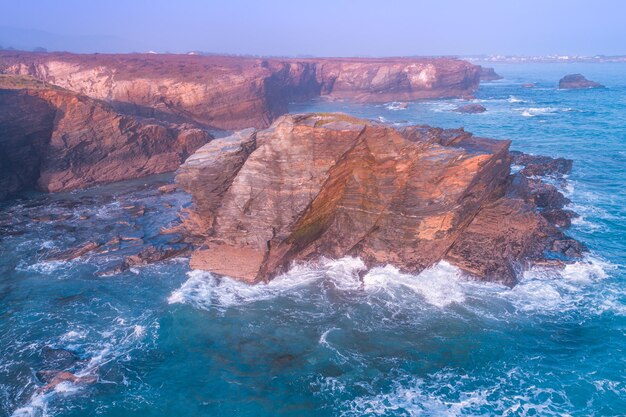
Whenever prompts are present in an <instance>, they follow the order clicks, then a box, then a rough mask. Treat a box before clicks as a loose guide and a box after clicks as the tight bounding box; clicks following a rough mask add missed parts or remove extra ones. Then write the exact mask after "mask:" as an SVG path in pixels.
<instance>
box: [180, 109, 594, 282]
mask: <svg viewBox="0 0 626 417" xmlns="http://www.w3.org/2000/svg"><path fill="white" fill-rule="evenodd" d="M508 148H509V142H508V141H498V140H493V139H485V138H478V137H474V136H473V135H471V134H470V133H468V132H465V131H464V130H463V129H448V130H444V129H437V128H431V127H429V126H411V127H405V128H402V129H395V128H393V127H391V126H387V125H383V124H380V123H376V122H371V121H366V120H360V119H356V118H353V117H350V116H347V115H343V114H309V115H289V116H283V117H281V118H279V119H278V120H277V121H276V122H275V123H273V124H272V126H271V127H270V128H268V129H266V130H261V131H256V132H255V131H253V130H248V131H244V132H239V133H237V134H235V135H233V136H231V137H228V138H222V139H217V140H215V141H213V142H211V143H210V144H208V145H205V146H204V147H202V148H201V149H200V150H199V151H198V152H197V153H196V154H195V155H193V156H192V157H190V158H189V159H188V160H187V161H186V162H185V164H183V165H182V166H181V168H180V170H179V173H178V176H177V181H178V182H179V184H180V185H182V186H183V187H184V189H185V190H187V191H188V192H189V193H191V194H192V196H193V198H194V208H193V209H192V211H191V213H189V216H188V217H187V220H186V221H185V223H184V226H185V228H186V229H187V234H188V235H193V236H194V237H195V238H196V239H197V238H198V237H200V245H199V248H198V250H196V251H195V252H194V254H193V256H192V259H191V266H192V267H193V268H197V269H205V270H209V271H213V272H216V273H219V274H224V275H228V276H231V277H235V278H239V279H242V280H245V281H248V282H258V281H261V280H268V279H271V278H272V277H273V276H275V275H276V274H278V273H280V272H282V271H284V269H285V268H287V267H288V266H289V265H290V264H291V263H292V262H293V261H307V260H315V259H318V258H319V257H331V258H338V257H342V256H346V255H353V256H359V257H361V258H362V259H363V260H364V261H365V262H366V264H367V265H369V266H373V265H385V264H392V265H395V266H397V267H399V268H401V269H402V270H404V271H408V272H419V271H421V270H423V269H425V268H427V267H429V266H431V265H433V264H434V263H436V262H438V261H440V260H448V261H450V262H451V263H453V264H455V265H457V266H459V267H460V268H462V269H463V270H465V271H467V272H469V273H471V274H472V275H474V276H476V277H479V278H482V279H485V280H492V281H499V282H503V283H505V284H507V285H513V284H514V283H515V282H516V279H517V274H518V270H519V268H521V267H523V266H524V264H525V263H527V262H529V261H532V260H541V259H544V257H545V256H546V255H545V251H546V250H550V251H553V252H555V253H557V252H558V256H562V257H577V256H580V252H581V251H582V250H583V248H582V246H580V245H579V246H576V243H577V242H575V241H573V240H571V239H568V238H567V237H565V235H563V233H562V232H561V231H560V229H558V228H557V227H556V226H555V225H554V224H553V223H551V222H550V220H549V217H550V216H543V215H542V211H544V210H552V211H559V210H562V208H563V204H564V201H562V200H559V199H558V198H556V197H557V196H558V195H560V193H558V191H556V189H552V188H550V187H549V186H548V184H545V183H543V182H541V181H539V180H535V179H533V178H529V177H527V176H526V175H524V174H522V173H518V174H516V175H511V174H510V166H511V163H512V158H513V157H512V155H511V154H510V153H509V150H508ZM222 156H223V157H222ZM517 159H520V158H519V157H518V158H517ZM539 161H540V160H535V159H532V158H530V159H529V158H527V163H529V165H532V164H533V163H534V164H535V165H537V164H540V163H541V162H539ZM518 162H519V161H518ZM557 165H558V164H557ZM559 166H560V165H559ZM531 170H532V169H531ZM561 197H562V196H561ZM553 217H554V216H553ZM561 249H563V250H561ZM568 250H569V252H568V253H565V252H566V251H568Z"/></svg>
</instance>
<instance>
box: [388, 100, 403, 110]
mask: <svg viewBox="0 0 626 417" xmlns="http://www.w3.org/2000/svg"><path fill="white" fill-rule="evenodd" d="M385 108H386V109H387V110H392V111H398V110H406V109H407V108H408V103H404V102H398V101H394V102H391V103H387V104H385Z"/></svg>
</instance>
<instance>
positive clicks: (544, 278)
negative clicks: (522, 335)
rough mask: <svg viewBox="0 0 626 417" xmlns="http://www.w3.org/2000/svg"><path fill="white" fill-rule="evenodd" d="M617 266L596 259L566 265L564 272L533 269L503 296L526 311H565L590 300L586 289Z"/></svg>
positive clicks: (550, 269)
mask: <svg viewBox="0 0 626 417" xmlns="http://www.w3.org/2000/svg"><path fill="white" fill-rule="evenodd" d="M612 268H614V266H613V265H612V264H610V263H608V262H606V261H604V260H601V259H599V258H596V257H594V256H588V257H586V258H585V259H584V260H582V261H578V262H574V263H571V264H567V265H566V266H565V267H564V268H563V269H558V268H549V267H533V268H530V269H528V270H526V271H525V272H524V274H523V277H522V279H521V280H520V282H519V283H518V284H517V285H516V286H515V287H513V288H512V289H511V290H510V291H505V292H503V293H502V296H503V297H504V298H505V299H508V300H509V301H510V302H511V303H512V304H513V306H514V307H516V308H517V309H518V310H519V311H523V312H540V311H543V312H564V311H568V310H572V309H574V308H576V307H577V306H578V305H579V304H580V303H581V302H583V301H585V300H586V301H589V293H588V291H585V289H586V288H587V287H588V286H589V285H591V284H593V283H594V282H596V281H598V280H603V279H606V278H607V277H608V274H607V272H606V270H607V269H612Z"/></svg>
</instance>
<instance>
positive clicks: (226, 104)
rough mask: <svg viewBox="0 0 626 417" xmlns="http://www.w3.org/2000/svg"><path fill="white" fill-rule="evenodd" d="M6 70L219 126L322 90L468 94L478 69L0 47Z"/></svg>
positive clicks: (137, 110) (270, 116) (336, 94)
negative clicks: (32, 50) (63, 51)
mask: <svg viewBox="0 0 626 417" xmlns="http://www.w3.org/2000/svg"><path fill="white" fill-rule="evenodd" d="M0 73H7V74H21V75H30V76H33V77H36V78H38V79H41V80H45V81H46V82H48V83H51V84H55V85H58V86H60V87H63V88H65V89H68V90H71V91H74V92H77V93H79V94H82V95H86V96H89V97H92V98H96V99H99V100H106V101H108V102H110V103H111V104H112V105H114V106H115V107H116V108H117V109H118V110H120V111H123V112H126V113H132V114H137V115H142V116H150V117H159V118H160V119H165V120H167V119H168V118H170V119H172V120H176V121H180V120H192V121H195V122H199V123H202V124H204V125H206V126H211V127H215V128H221V129H241V128H247V127H257V128H262V127H267V126H268V125H269V124H270V123H271V122H272V121H273V120H275V119H276V118H277V117H278V116H280V115H282V114H284V113H286V112H287V104H288V103H289V102H291V101H294V100H304V99H309V98H312V97H317V96H320V95H321V96H328V97H330V98H334V99H351V100H357V101H368V102H385V101H399V100H400V101H406V100H415V99H425V98H428V99H430V98H444V97H468V96H471V95H472V94H473V92H474V91H475V90H476V89H477V88H478V83H479V77H480V67H479V66H476V65H472V64H470V63H468V62H466V61H462V60H457V59H452V58H384V59H373V58H372V59H367V58H350V59H343V58H342V59H324V58H319V59H317V58H315V59H314V58H311V59H291V58H285V59H277V58H272V59H261V58H245V57H223V56H197V55H154V54H120V55H107V54H92V55H78V54H69V53H28V52H15V51H0Z"/></svg>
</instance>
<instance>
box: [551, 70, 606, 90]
mask: <svg viewBox="0 0 626 417" xmlns="http://www.w3.org/2000/svg"><path fill="white" fill-rule="evenodd" d="M559 88H562V89H568V90H571V89H581V88H604V86H603V85H602V84H600V83H597V82H595V81H591V80H588V79H586V78H585V77H584V76H583V75H582V74H569V75H566V76H565V77H563V78H561V79H560V80H559Z"/></svg>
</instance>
